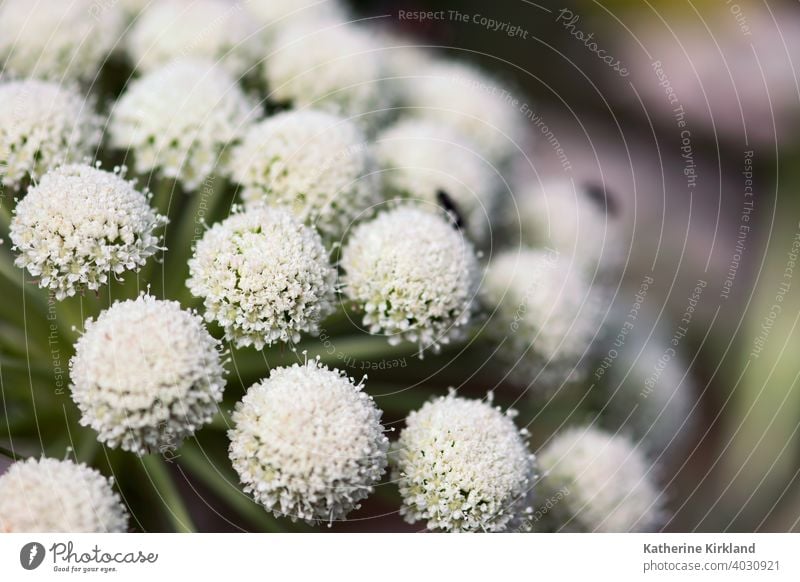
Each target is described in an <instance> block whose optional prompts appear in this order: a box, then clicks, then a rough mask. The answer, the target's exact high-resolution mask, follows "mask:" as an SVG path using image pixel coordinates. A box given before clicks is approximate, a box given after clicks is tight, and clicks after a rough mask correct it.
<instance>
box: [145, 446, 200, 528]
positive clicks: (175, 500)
mask: <svg viewBox="0 0 800 582" xmlns="http://www.w3.org/2000/svg"><path fill="white" fill-rule="evenodd" d="M141 462H142V465H143V466H144V469H145V472H146V473H147V476H148V478H149V479H150V482H151V483H152V485H153V487H154V488H155V490H156V492H157V493H158V495H159V497H160V498H161V501H163V502H164V504H165V505H166V506H167V510H168V512H169V515H170V520H171V521H172V524H173V526H174V527H175V530H176V531H178V532H180V533H189V532H193V531H195V529H194V524H193V522H192V518H191V517H190V515H189V511H188V510H187V509H186V505H184V503H183V499H182V498H181V495H180V493H179V492H178V489H177V488H176V487H175V483H174V482H173V480H172V477H171V476H170V474H169V471H168V470H167V467H166V465H165V464H164V460H163V459H162V458H161V457H160V456H158V455H147V456H143V457H141Z"/></svg>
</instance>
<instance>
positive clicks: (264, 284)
mask: <svg viewBox="0 0 800 582" xmlns="http://www.w3.org/2000/svg"><path fill="white" fill-rule="evenodd" d="M189 273H190V277H189V280H188V281H187V283H186V284H187V286H188V287H189V289H190V290H191V292H192V294H193V295H194V296H196V297H202V298H203V305H204V306H205V310H206V313H205V317H206V320H208V321H216V322H217V323H218V324H219V325H220V326H222V327H223V329H224V330H225V338H226V339H227V340H229V341H232V342H233V343H234V344H235V345H236V346H237V347H245V346H250V345H252V346H255V347H256V349H259V350H260V349H261V348H263V347H264V345H272V344H273V343H275V342H295V343H296V342H298V341H300V334H301V333H311V334H315V333H317V331H318V329H319V323H320V321H321V320H322V319H323V318H324V317H326V316H327V315H329V314H330V313H332V312H333V309H334V299H335V293H334V289H335V287H334V286H335V283H336V271H335V269H334V268H333V267H331V265H330V262H329V260H328V253H327V252H326V250H325V248H324V247H323V245H322V240H321V239H320V236H319V234H317V233H316V232H315V231H314V230H313V229H311V228H310V227H308V226H305V225H304V224H303V223H301V222H300V221H299V220H298V219H297V218H295V217H294V216H293V215H292V214H290V213H289V212H288V211H286V210H284V209H279V208H267V207H263V206H262V207H257V208H253V209H252V210H249V211H247V212H243V213H239V214H234V215H232V216H230V217H229V218H227V219H226V220H224V221H223V222H221V223H218V224H215V225H214V226H213V227H211V228H210V229H209V230H208V231H207V232H206V233H205V235H204V236H203V238H202V239H201V240H200V241H199V242H198V243H197V246H196V248H195V251H194V256H193V257H192V258H191V259H190V261H189Z"/></svg>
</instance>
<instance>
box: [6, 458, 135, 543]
mask: <svg viewBox="0 0 800 582" xmlns="http://www.w3.org/2000/svg"><path fill="white" fill-rule="evenodd" d="M111 487H112V482H111V480H110V479H106V478H105V477H103V476H102V475H101V474H100V473H99V472H97V471H96V470H95V469H92V468H91V467H87V466H86V465H84V464H80V465H78V464H76V463H73V462H72V461H66V460H65V461H57V460H56V459H45V458H42V459H28V460H26V461H18V462H16V463H14V464H13V465H11V467H10V468H9V469H8V471H6V472H5V473H4V474H3V475H0V532H7V533H105V532H108V533H118V532H124V531H125V530H127V529H128V513H127V511H126V510H125V506H123V505H122V501H121V500H120V497H119V495H118V494H117V493H116V492H114V490H113V489H112V488H111Z"/></svg>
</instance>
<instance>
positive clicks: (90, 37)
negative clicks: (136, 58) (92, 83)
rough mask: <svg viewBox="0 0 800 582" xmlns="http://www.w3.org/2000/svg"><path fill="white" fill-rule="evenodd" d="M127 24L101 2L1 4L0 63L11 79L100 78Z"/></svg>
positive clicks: (11, 1) (42, 0) (46, 0)
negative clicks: (98, 74)
mask: <svg viewBox="0 0 800 582" xmlns="http://www.w3.org/2000/svg"><path fill="white" fill-rule="evenodd" d="M123 27H124V19H123V18H122V17H121V14H120V12H118V11H117V10H104V9H103V8H102V6H100V5H99V3H98V2H96V0H39V1H32V0H5V1H4V2H2V3H0V61H2V63H3V71H4V72H5V73H6V74H9V75H13V76H17V77H35V78H39V79H52V80H54V81H59V82H64V81H75V80H84V81H89V80H92V79H94V78H95V76H96V75H97V73H98V72H99V70H100V67H101V66H102V65H103V63H104V62H105V60H106V59H107V58H108V56H109V54H110V53H111V52H112V50H113V49H114V46H115V45H116V43H117V42H118V41H119V38H120V36H121V34H122V29H123Z"/></svg>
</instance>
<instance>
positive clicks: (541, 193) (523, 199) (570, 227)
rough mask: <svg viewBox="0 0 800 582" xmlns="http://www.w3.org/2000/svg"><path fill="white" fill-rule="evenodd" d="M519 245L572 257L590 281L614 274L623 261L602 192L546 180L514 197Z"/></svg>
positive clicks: (611, 211)
mask: <svg viewBox="0 0 800 582" xmlns="http://www.w3.org/2000/svg"><path fill="white" fill-rule="evenodd" d="M517 208H518V211H519V219H518V220H519V221H520V223H521V224H520V226H521V228H522V240H523V243H525V244H528V245H530V246H533V247H546V248H550V249H554V250H556V251H558V252H559V253H560V254H562V255H564V256H567V257H572V258H574V260H575V261H576V262H578V263H579V264H580V265H582V266H583V267H585V269H584V270H585V272H586V274H587V276H588V277H590V278H596V277H601V278H607V277H609V276H611V275H613V274H614V273H616V272H617V271H618V270H619V268H620V266H621V263H622V260H623V259H624V254H623V252H622V240H621V238H622V237H621V235H620V232H619V225H618V224H617V223H616V222H615V221H614V213H615V212H616V208H615V206H614V203H613V200H611V199H610V198H607V197H606V194H605V192H604V191H603V189H602V188H601V187H597V186H593V185H584V186H581V187H579V188H577V189H576V188H575V185H574V184H573V182H572V181H571V180H566V179H561V180H550V181H547V182H545V183H544V184H543V185H542V186H541V187H539V186H537V187H536V188H534V189H527V190H526V191H523V192H522V193H521V195H520V196H518V197H517Z"/></svg>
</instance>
